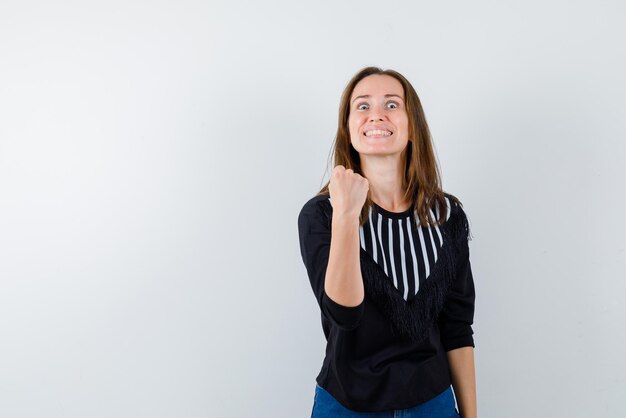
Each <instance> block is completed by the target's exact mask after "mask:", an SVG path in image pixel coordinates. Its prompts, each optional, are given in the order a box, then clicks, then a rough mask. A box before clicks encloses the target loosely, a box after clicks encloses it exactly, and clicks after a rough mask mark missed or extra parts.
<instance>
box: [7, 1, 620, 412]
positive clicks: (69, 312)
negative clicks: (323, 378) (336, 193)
mask: <svg viewBox="0 0 626 418" xmlns="http://www.w3.org/2000/svg"><path fill="white" fill-rule="evenodd" d="M625 11H626V7H625V6H624V4H623V2H619V1H603V2H602V1H595V2H591V1H587V2H582V1H576V2H573V1H525V2H487V1H473V2H462V1H457V2H438V3H437V2H432V1H429V2H426V1H424V2H413V1H404V2H400V1H396V2H378V1H341V2H334V1H333V2H330V1H325V2H319V1H318V2H314V3H301V2H291V1H281V2H279V1H273V2H252V1H250V2H239V3H236V2H226V1H220V2H216V1H209V2H202V1H176V2H175V1H169V2H167V1H156V2H155V1H143V2H129V1H106V2H105V1H100V2H78V1H75V2H70V1H57V2H45V1H30V2H28V1H26V2H25V1H7V0H3V1H2V3H0V416H2V417H12V418H21V417H43V416H45V417H47V418H53V417H113V416H114V417H272V418H276V417H296V416H298V417H305V416H310V410H311V407H312V402H313V394H314V385H315V382H314V378H315V376H316V375H317V373H318V371H319V368H320V367H321V362H322V358H323V354H324V346H325V341H324V337H323V334H322V330H321V324H320V318H319V310H318V307H317V304H316V302H315V300H314V297H313V293H312V291H311V289H310V286H309V283H308V279H307V276H306V271H305V269H304V265H303V264H302V260H301V258H300V253H299V248H298V236H297V223H296V221H297V215H298V212H299V210H300V208H301V207H302V205H303V204H304V202H305V201H306V200H308V198H310V197H312V196H313V194H314V193H315V192H317V190H318V189H319V188H320V187H321V185H322V184H323V180H326V179H327V178H328V177H327V176H328V172H327V173H326V177H324V179H322V177H323V176H324V172H325V170H326V168H327V166H326V162H327V159H328V153H329V150H330V146H331V142H332V139H333V136H334V133H335V129H336V123H337V110H338V104H339V96H340V94H341V91H342V89H343V87H344V86H345V84H346V83H347V81H348V80H349V79H350V77H351V76H352V75H353V74H354V73H356V72H357V71H358V70H359V69H360V68H362V67H363V66H366V65H377V66H381V67H383V68H393V69H396V70H398V71H400V72H401V73H403V74H404V75H405V76H406V77H407V78H408V79H409V80H410V81H411V82H412V83H413V84H414V86H415V88H416V89H417V92H418V94H419V95H420V98H421V100H422V103H423V106H424V109H425V112H426V115H427V117H428V121H429V123H430V126H431V130H432V133H433V137H434V141H435V145H436V150H437V155H438V157H439V161H440V163H441V167H442V171H443V180H444V189H445V190H446V191H449V192H451V193H453V194H455V195H457V196H459V197H460V198H461V200H462V201H463V202H464V205H465V209H466V212H467V213H468V215H469V217H470V221H471V226H472V231H473V234H474V240H473V241H471V243H470V248H471V258H472V267H473V271H474V279H475V282H476V291H477V307H476V316H475V325H474V330H475V341H476V368H477V384H478V386H477V387H478V410H479V416H480V417H482V418H491V417H503V416H506V417H511V418H517V417H528V416H532V417H554V416H563V417H565V416H567V417H570V418H574V417H580V418H583V417H585V418H586V417H591V416H593V417H621V416H623V407H622V403H621V401H620V399H619V396H618V395H623V393H624V392H625V389H626V381H625V378H624V376H625V375H626V360H625V358H624V356H623V354H622V349H623V347H624V344H625V343H626V338H625V336H624V331H623V330H624V329H625V328H626V304H625V303H624V292H625V291H626V285H625V282H624V278H625V277H626V274H625V273H624V271H625V270H626V261H625V260H626V254H625V248H626V244H625V240H624V235H625V232H626V220H625V219H626V218H625V217H624V215H623V213H624V212H625V211H626V201H625V198H624V184H623V183H624V182H623V179H624V178H625V177H626V169H625V168H624V165H623V164H622V162H623V161H624V159H625V158H626V145H625V144H624V135H625V134H626V122H625V118H624V111H625V109H626V105H625V103H626V94H625V93H626V83H625V82H624V77H623V74H624V73H625V72H626V68H625V67H626V57H625V55H626V54H625V52H624V51H625V49H624V47H623V39H625V37H626V29H624V25H623V22H624V17H625ZM329 169H330V167H329Z"/></svg>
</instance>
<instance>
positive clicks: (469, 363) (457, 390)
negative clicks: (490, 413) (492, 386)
mask: <svg viewBox="0 0 626 418" xmlns="http://www.w3.org/2000/svg"><path fill="white" fill-rule="evenodd" d="M447 355H448V363H449V364H450V375H451V378H452V387H453V388H454V395H455V397H456V401H457V404H458V406H459V413H460V414H461V417H463V418H476V417H477V410H476V376H475V371H474V347H461V348H457V349H455V350H451V351H448V353H447Z"/></svg>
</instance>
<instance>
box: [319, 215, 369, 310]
mask: <svg viewBox="0 0 626 418" xmlns="http://www.w3.org/2000/svg"><path fill="white" fill-rule="evenodd" d="M332 231H333V232H332V237H331V241H330V258H329V260H328V269H327V270H326V280H325V282H324V291H325V292H326V295H327V296H328V297H329V298H330V299H332V300H333V301H334V302H335V303H338V304H340V305H344V306H348V307H355V306H358V305H360V304H361V303H362V302H363V299H364V297H365V290H364V287H363V279H362V277H361V264H360V256H361V254H360V252H359V214H358V213H357V214H355V215H351V214H350V215H337V216H333V220H332Z"/></svg>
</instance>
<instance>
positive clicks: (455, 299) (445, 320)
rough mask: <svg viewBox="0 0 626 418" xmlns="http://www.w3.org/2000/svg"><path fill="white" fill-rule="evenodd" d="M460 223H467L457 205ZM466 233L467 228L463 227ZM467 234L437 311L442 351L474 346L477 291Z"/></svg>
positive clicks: (462, 238) (460, 240) (460, 246)
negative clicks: (453, 273) (449, 283)
mask: <svg viewBox="0 0 626 418" xmlns="http://www.w3.org/2000/svg"><path fill="white" fill-rule="evenodd" d="M456 209H458V211H459V212H458V213H459V215H458V216H460V217H461V220H462V223H463V224H464V225H465V226H467V217H466V215H465V212H464V211H463V209H461V207H460V206H457V208H456ZM462 231H463V232H466V233H467V232H468V231H469V229H468V228H462ZM468 235H469V234H465V233H464V234H463V235H462V236H461V237H460V238H459V246H458V247H459V252H458V256H457V261H456V276H455V277H454V281H453V283H452V285H451V287H450V290H449V292H448V295H447V296H446V300H445V302H444V306H443V309H442V311H441V313H440V314H439V318H438V324H439V331H440V335H441V343H442V345H443V347H444V349H445V351H450V350H454V349H455V348H460V347H467V346H471V347H475V345H474V338H473V336H472V335H473V334H474V331H473V330H472V324H473V322H474V302H475V300H476V293H475V289H474V278H473V276H472V266H471V263H470V258H469V244H468V239H467V238H468Z"/></svg>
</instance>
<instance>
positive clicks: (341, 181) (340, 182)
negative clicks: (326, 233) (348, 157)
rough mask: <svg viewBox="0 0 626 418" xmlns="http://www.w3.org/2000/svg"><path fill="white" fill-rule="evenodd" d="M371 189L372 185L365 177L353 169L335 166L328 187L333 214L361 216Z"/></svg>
mask: <svg viewBox="0 0 626 418" xmlns="http://www.w3.org/2000/svg"><path fill="white" fill-rule="evenodd" d="M369 189H370V183H369V181H368V180H367V179H366V178H365V177H363V176H361V175H359V174H357V173H355V172H354V171H353V170H352V169H351V168H348V169H346V168H345V167H344V166H342V165H337V166H335V168H334V169H333V173H332V175H331V177H330V183H329V185H328V191H329V193H330V200H331V204H332V206H333V214H339V215H353V216H359V214H360V213H361V209H362V208H363V205H364V204H365V200H366V198H367V193H368V192H369ZM333 216H334V215H333Z"/></svg>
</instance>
